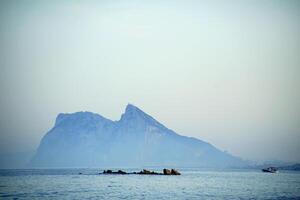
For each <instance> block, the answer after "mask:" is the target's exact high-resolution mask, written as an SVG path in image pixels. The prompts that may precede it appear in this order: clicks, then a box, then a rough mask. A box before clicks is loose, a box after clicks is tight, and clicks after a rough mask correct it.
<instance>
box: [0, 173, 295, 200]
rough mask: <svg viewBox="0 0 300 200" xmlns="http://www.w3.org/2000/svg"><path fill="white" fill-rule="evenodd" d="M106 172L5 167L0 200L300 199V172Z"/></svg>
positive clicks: (0, 186) (1, 180) (1, 176)
mask: <svg viewBox="0 0 300 200" xmlns="http://www.w3.org/2000/svg"><path fill="white" fill-rule="evenodd" d="M123 170H124V171H126V172H133V171H139V170H141V169H123ZM154 170H156V171H161V169H154ZM102 171H103V169H7V170H0V199H30V200H32V199H155V200H157V199H188V200H190V199H204V200H205V199H230V200H231V199H239V200H241V199H264V200H268V199H270V200H271V199H274V200H286V199H300V173H299V172H296V171H280V172H279V173H274V174H272V173H263V172H261V171H260V170H203V169H202V170H198V169H179V171H180V172H181V175H180V176H163V175H134V174H132V175H103V174H99V173H101V172H102Z"/></svg>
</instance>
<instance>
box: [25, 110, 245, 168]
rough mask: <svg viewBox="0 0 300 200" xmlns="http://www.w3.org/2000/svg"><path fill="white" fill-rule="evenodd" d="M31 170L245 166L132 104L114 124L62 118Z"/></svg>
mask: <svg viewBox="0 0 300 200" xmlns="http://www.w3.org/2000/svg"><path fill="white" fill-rule="evenodd" d="M29 165H30V166H32V167H100V166H122V167H123V166H128V167H138V166H150V165H152V166H154V165H156V166H188V167H193V166H197V167H241V166H245V165H246V162H245V161H243V160H242V159H240V158H238V157H235V156H232V155H230V154H228V153H226V152H222V151H220V150H219V149H217V148H216V147H214V146H213V145H211V144H210V143H208V142H205V141H202V140H200V139H197V138H194V137H187V136H183V135H179V134H177V133H176V132H175V131H173V130H171V129H169V128H167V127H166V126H164V125H163V124H161V123H160V122H158V121H157V120H156V119H154V118H153V117H152V116H150V115H148V114H147V113H145V112H144V111H142V110H141V109H139V108H138V107H136V106H134V105H133V104H128V105H127V106H126V109H125V112H124V113H123V114H122V115H121V118H120V119H119V120H118V121H112V120H110V119H107V118H105V117H103V116H101V115H99V114H96V113H92V112H75V113H71V114H69V113H60V114H58V116H57V117H56V120H55V125H54V127H53V128H52V129H51V130H50V131H49V132H48V133H47V134H46V135H45V136H44V137H43V138H42V140H41V143H40V145H39V147H38V149H37V153H36V154H35V156H34V157H33V159H32V160H31V162H30V163H29Z"/></svg>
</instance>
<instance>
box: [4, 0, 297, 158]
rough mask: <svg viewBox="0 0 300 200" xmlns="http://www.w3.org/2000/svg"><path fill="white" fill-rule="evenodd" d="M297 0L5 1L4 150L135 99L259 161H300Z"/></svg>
mask: <svg viewBox="0 0 300 200" xmlns="http://www.w3.org/2000/svg"><path fill="white" fill-rule="evenodd" d="M299 36H300V1H297V0H295V1H289V0H285V1H283V0H282V1H271V0H269V1H268V0H262V1H261V0H259V1H254V0H251V1H250V0H249V1H216V0H213V1H196V0H195V1H190V0H185V1H173V0H172V1H171V0H170V1H154V0H151V1H131V0H128V1H126V0H125V1H108V0H107V1H1V2H0V120H1V121H0V152H1V153H6V152H22V151H31V150H34V149H35V148H36V147H37V146H38V144H39V141H40V139H41V138H42V136H43V135H44V134H45V133H46V132H47V131H48V130H49V129H50V128H51V127H52V126H53V124H54V120H55V118H56V115H57V114H58V113H60V112H76V111H85V110H87V111H92V112H96V113H99V114H101V115H103V116H105V117H107V118H110V119H113V120H118V119H119V118H120V116H121V113H122V112H124V109H125V106H126V105H127V103H128V102H130V103H133V104H135V105H136V106H138V107H140V108H141V109H142V110H144V111H145V112H147V113H149V114H150V115H152V116H153V117H154V118H156V119H157V120H158V121H160V122H162V123H163V124H164V125H166V126H167V127H169V128H171V129H173V130H174V131H176V132H178V133H179V134H182V135H187V136H194V137H197V138H199V139H203V140H205V141H208V142H210V143H212V144H214V145H215V146H217V147H218V148H220V149H222V150H227V151H228V152H230V153H232V154H234V155H237V156H241V157H243V158H246V159H252V160H264V159H265V160H273V159H277V160H284V161H298V162H299V161H300V153H299V152H300V88H299V86H300V78H299V75H300V66H299V65H300V37H299Z"/></svg>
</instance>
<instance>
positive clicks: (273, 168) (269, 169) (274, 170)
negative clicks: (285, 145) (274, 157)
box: [262, 167, 277, 173]
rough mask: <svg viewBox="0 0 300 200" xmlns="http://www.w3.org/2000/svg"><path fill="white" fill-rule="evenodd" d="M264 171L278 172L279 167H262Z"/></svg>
mask: <svg viewBox="0 0 300 200" xmlns="http://www.w3.org/2000/svg"><path fill="white" fill-rule="evenodd" d="M262 171H263V172H268V173H276V172H277V168H276V167H268V168H265V169H262Z"/></svg>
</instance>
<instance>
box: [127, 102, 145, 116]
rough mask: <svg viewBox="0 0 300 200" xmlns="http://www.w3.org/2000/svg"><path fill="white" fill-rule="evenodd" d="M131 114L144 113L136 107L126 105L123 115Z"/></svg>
mask: <svg viewBox="0 0 300 200" xmlns="http://www.w3.org/2000/svg"><path fill="white" fill-rule="evenodd" d="M132 112H137V113H144V112H143V111H142V110H141V109H139V108H138V107H136V106H135V105H133V104H130V103H129V104H127V106H126V109H125V114H126V113H127V114H128V113H132Z"/></svg>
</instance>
